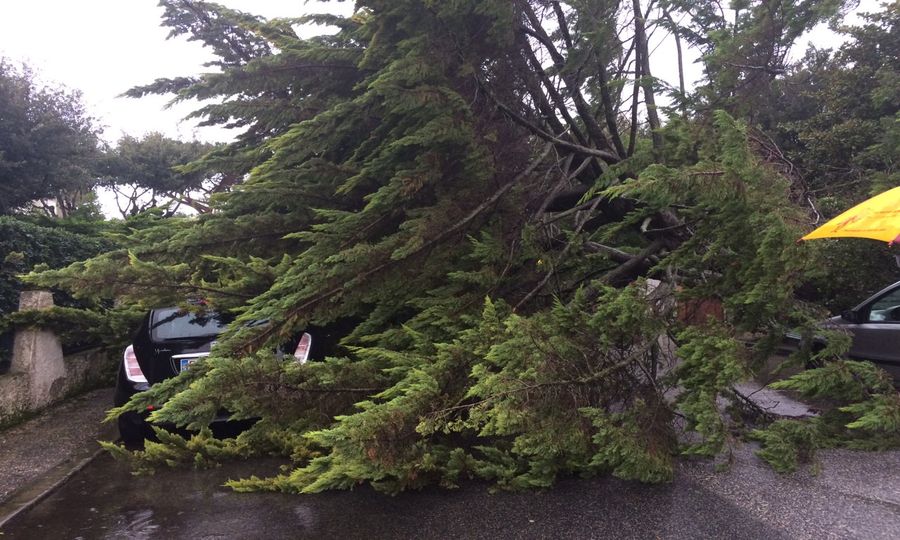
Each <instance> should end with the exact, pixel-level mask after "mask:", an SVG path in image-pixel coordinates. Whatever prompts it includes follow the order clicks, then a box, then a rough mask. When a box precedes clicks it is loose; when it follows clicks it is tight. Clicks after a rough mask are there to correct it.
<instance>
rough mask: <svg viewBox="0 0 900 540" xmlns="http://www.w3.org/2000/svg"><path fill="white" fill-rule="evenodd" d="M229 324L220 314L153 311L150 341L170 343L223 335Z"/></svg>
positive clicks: (173, 309)
mask: <svg viewBox="0 0 900 540" xmlns="http://www.w3.org/2000/svg"><path fill="white" fill-rule="evenodd" d="M227 326H228V322H227V321H225V320H224V319H223V317H222V316H221V315H220V314H218V313H191V312H189V311H185V310H182V309H178V308H164V309H157V310H154V311H153V317H152V318H151V320H150V339H152V340H153V341H168V340H172V339H190V338H199V337H212V336H216V335H219V334H221V333H222V332H223V331H224V330H225V328H226V327H227Z"/></svg>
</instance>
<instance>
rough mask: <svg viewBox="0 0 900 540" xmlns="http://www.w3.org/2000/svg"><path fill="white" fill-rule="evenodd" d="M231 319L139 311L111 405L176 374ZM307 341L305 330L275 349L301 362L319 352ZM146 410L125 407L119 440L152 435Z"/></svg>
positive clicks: (178, 311)
mask: <svg viewBox="0 0 900 540" xmlns="http://www.w3.org/2000/svg"><path fill="white" fill-rule="evenodd" d="M230 322H231V320H230V319H229V318H228V317H226V316H224V315H221V314H219V313H215V312H205V313H204V312H194V311H188V310H185V309H181V308H176V307H167V308H161V309H154V310H151V311H150V312H149V313H147V315H146V316H145V317H144V320H143V322H142V323H141V326H140V328H139V329H138V331H137V333H136V334H135V336H134V338H133V341H132V344H131V345H129V346H128V347H127V348H126V349H125V354H124V355H123V359H122V364H121V365H120V367H119V374H118V378H117V380H116V392H115V395H114V399H113V403H114V405H115V406H116V407H119V406H121V405H124V404H125V403H127V402H128V400H129V399H131V397H132V396H133V395H135V394H137V393H138V392H142V391H144V390H147V389H149V388H150V386H151V385H153V384H156V383H158V382H160V381H163V380H165V379H169V378H171V377H174V376H176V375H177V374H179V373H181V372H182V371H184V370H185V369H188V367H189V366H190V365H191V364H192V363H193V362H194V361H196V360H197V359H199V358H204V357H206V356H209V353H210V349H211V348H212V346H213V344H214V343H215V341H216V339H217V337H218V336H219V335H220V334H221V333H222V332H223V331H225V329H226V328H227V326H228V324H229V323H230ZM323 334H324V335H325V337H326V338H327V337H329V336H330V332H328V331H326V332H323ZM312 341H313V339H312V336H311V335H310V334H309V333H303V334H301V335H300V336H298V338H297V339H296V340H294V341H293V342H291V343H289V344H287V345H285V346H282V347H281V348H280V350H279V351H277V352H276V353H275V354H279V355H282V356H284V357H287V358H292V359H293V360H294V361H298V362H301V363H303V362H306V361H307V359H308V358H310V356H311V353H320V354H321V353H323V352H324V351H313V348H312ZM322 341H329V340H328V339H325V340H322ZM286 351H288V352H289V354H288V353H287V352H286ZM319 357H321V356H319ZM149 413H150V411H145V412H143V413H134V412H127V413H124V414H122V415H120V416H119V419H118V424H119V434H120V436H121V438H122V441H123V442H125V443H126V444H128V445H134V444H140V443H141V442H142V441H143V440H144V439H146V438H148V437H151V436H152V430H151V429H150V427H149V426H148V424H147V421H146V418H147V416H148V415H149ZM219 416H220V417H219V418H217V419H216V420H217V422H223V421H226V420H227V419H228V416H227V414H222V415H219Z"/></svg>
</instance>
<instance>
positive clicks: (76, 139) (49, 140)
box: [0, 57, 100, 253]
mask: <svg viewBox="0 0 900 540" xmlns="http://www.w3.org/2000/svg"><path fill="white" fill-rule="evenodd" d="M98 133H99V129H98V128H97V127H96V125H95V124H94V121H93V119H92V118H91V117H90V116H89V115H88V114H87V112H86V111H85V109H84V105H83V104H82V103H81V96H80V94H79V93H78V92H74V91H69V90H66V89H62V88H59V89H58V88H52V87H49V86H42V85H41V84H40V83H39V82H38V81H37V80H36V79H35V76H34V74H33V73H32V72H31V71H30V70H29V69H28V68H27V67H24V68H21V69H17V68H15V67H14V66H13V65H12V64H11V63H10V62H9V61H8V60H6V59H5V58H2V57H0V215H4V214H9V213H11V212H12V211H14V210H16V209H20V208H23V207H25V206H27V205H29V204H31V203H33V202H37V201H38V200H40V199H53V201H51V202H48V203H47V204H48V206H47V210H48V212H49V213H50V214H51V215H53V214H54V213H55V214H60V215H67V214H68V213H71V212H72V211H74V210H75V209H76V208H77V207H78V206H79V205H80V204H81V203H82V202H84V198H85V197H86V196H88V194H89V193H90V191H91V188H92V187H93V185H94V183H95V177H94V176H93V174H92V172H93V170H94V169H93V167H94V161H95V160H96V159H97V158H98V157H99V154H100V141H99V138H98ZM51 206H52V208H50V207H51ZM0 253H2V252H0Z"/></svg>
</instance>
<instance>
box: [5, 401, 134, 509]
mask: <svg viewBox="0 0 900 540" xmlns="http://www.w3.org/2000/svg"><path fill="white" fill-rule="evenodd" d="M112 395H113V389H112V388H103V389H100V390H94V391H92V392H88V393H86V394H83V395H81V396H79V397H76V398H73V399H70V400H67V401H66V402H64V403H61V404H58V405H55V406H53V407H51V408H49V409H47V410H46V411H43V412H42V413H41V414H39V415H37V416H35V417H34V418H31V419H30V420H28V421H26V422H23V423H22V424H19V425H18V426H15V427H12V428H9V429H6V430H0V464H2V466H0V523H2V521H3V517H4V512H3V510H4V503H7V502H8V501H9V500H11V499H13V498H14V497H15V495H17V494H18V493H19V491H20V490H22V489H23V488H28V487H30V485H31V484H33V483H35V482H44V483H45V482H46V481H47V480H51V479H52V478H50V477H61V476H65V475H66V474H67V473H68V471H70V470H71V469H72V468H73V467H74V466H75V464H76V463H78V462H80V461H82V460H84V459H87V458H89V457H90V456H91V455H92V454H93V453H94V452H96V451H97V450H98V449H99V448H100V446H99V445H98V444H97V441H98V440H114V439H115V437H116V436H117V435H118V434H117V433H116V432H115V427H114V426H113V425H111V424H102V423H101V421H102V420H103V417H104V416H106V410H107V409H109V408H110V406H111V404H112Z"/></svg>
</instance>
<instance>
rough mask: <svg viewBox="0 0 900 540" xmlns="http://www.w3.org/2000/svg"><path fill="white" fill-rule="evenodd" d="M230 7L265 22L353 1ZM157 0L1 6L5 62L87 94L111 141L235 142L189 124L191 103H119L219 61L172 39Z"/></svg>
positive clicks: (235, 1) (347, 7)
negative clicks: (136, 89) (156, 136)
mask: <svg viewBox="0 0 900 540" xmlns="http://www.w3.org/2000/svg"><path fill="white" fill-rule="evenodd" d="M218 3H220V4H223V5H226V6H228V7H231V8H234V9H238V10H241V11H246V12H250V13H254V14H257V15H262V16H264V17H269V18H272V17H296V16H298V15H301V14H303V13H307V12H312V11H313V10H315V11H327V10H335V9H337V10H340V11H341V12H343V13H348V12H350V11H351V10H352V5H353V2H343V3H336V2H328V3H320V2H311V3H309V5H307V3H306V2H305V0H219V2H218ZM162 13H163V9H162V8H161V7H158V6H157V0H0V56H5V57H7V58H9V59H11V60H12V61H14V62H23V61H24V62H25V63H27V64H29V65H30V66H31V67H32V68H34V69H35V70H36V71H37V72H38V75H39V77H40V80H41V81H43V82H45V83H51V84H52V83H57V84H62V85H64V86H66V87H68V88H71V89H77V90H81V91H82V92H83V98H84V103H85V105H86V106H87V110H88V111H89V113H90V114H91V115H92V116H94V117H96V118H98V119H100V124H101V125H103V126H105V131H104V138H105V139H106V140H107V141H108V142H111V143H113V142H115V141H116V140H117V139H119V137H120V136H121V135H122V133H127V134H129V135H134V136H138V137H139V136H142V135H144V134H145V133H148V132H151V131H159V132H162V133H165V134H166V135H168V136H170V137H175V138H179V139H182V140H190V139H194V138H198V139H204V140H228V138H229V137H228V134H227V132H225V131H222V130H214V129H205V130H202V131H197V130H196V129H195V127H194V125H193V124H192V123H187V122H181V119H182V118H183V117H184V116H185V115H186V114H188V113H189V112H190V111H191V110H192V106H191V104H189V103H185V104H181V105H179V106H177V107H175V108H173V109H170V110H163V108H164V106H165V104H166V103H167V101H168V98H166V97H163V96H148V97H145V98H141V99H131V98H120V97H118V96H119V95H120V94H122V93H123V92H124V91H126V90H128V89H129V88H131V87H133V86H137V85H141V84H146V83H149V82H152V81H153V80H155V79H157V78H164V77H175V76H184V75H195V74H197V73H201V72H202V71H204V70H205V68H203V66H202V65H203V63H204V62H206V61H209V60H211V59H212V55H211V54H210V53H208V52H207V51H206V50H205V49H204V48H203V47H202V46H201V44H200V43H198V42H188V41H187V40H186V39H184V38H183V37H182V38H174V39H169V40H167V39H166V36H167V35H168V29H167V28H162V27H160V22H161V16H162Z"/></svg>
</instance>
